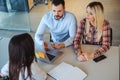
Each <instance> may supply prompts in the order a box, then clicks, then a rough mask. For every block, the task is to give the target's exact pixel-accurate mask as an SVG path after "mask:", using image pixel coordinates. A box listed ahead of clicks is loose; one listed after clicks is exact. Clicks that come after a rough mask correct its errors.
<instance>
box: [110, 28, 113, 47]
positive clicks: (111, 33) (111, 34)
mask: <svg viewBox="0 0 120 80" xmlns="http://www.w3.org/2000/svg"><path fill="white" fill-rule="evenodd" d="M112 36H113V32H112V28H110V46H112Z"/></svg>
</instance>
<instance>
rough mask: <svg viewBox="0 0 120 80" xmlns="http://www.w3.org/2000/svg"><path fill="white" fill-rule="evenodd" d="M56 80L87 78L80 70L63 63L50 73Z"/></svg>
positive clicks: (81, 79)
mask: <svg viewBox="0 0 120 80" xmlns="http://www.w3.org/2000/svg"><path fill="white" fill-rule="evenodd" d="M48 75H50V76H51V77H53V78H54V79H56V80H84V78H85V77H86V76H87V74H86V73H85V72H83V71H82V70H81V69H80V68H78V67H74V66H72V65H70V64H67V63H65V62H62V63H61V64H59V65H58V66H57V67H55V68H53V69H52V70H50V71H49V72H48Z"/></svg>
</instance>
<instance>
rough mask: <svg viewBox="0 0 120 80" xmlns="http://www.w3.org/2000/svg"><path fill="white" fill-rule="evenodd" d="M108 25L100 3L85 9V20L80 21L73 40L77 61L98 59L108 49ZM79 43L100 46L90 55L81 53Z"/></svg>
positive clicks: (93, 3) (89, 5)
mask: <svg viewBox="0 0 120 80" xmlns="http://www.w3.org/2000/svg"><path fill="white" fill-rule="evenodd" d="M110 37H111V36H110V25H109V22H108V21H107V20H105V19H104V8H103V5H102V3H100V2H91V3H89V4H88V5H87V7H86V18H84V19H82V20H81V21H80V24H79V26H78V29H77V34H76V36H75V39H74V48H75V52H76V54H77V58H78V60H79V61H87V60H90V59H93V58H95V57H98V56H100V55H102V54H103V53H105V52H106V51H107V50H108V49H109V48H110V42H111V40H110ZM81 41H82V43H85V44H92V45H101V47H100V48H99V49H97V50H95V51H94V52H92V53H83V52H82V50H81V46H80V45H81Z"/></svg>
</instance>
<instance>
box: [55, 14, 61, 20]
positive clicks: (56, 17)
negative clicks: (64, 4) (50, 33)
mask: <svg viewBox="0 0 120 80" xmlns="http://www.w3.org/2000/svg"><path fill="white" fill-rule="evenodd" d="M54 17H55V19H56V20H59V19H60V18H61V17H62V16H59V15H55V16H54Z"/></svg>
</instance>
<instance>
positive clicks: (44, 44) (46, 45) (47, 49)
mask: <svg viewBox="0 0 120 80" xmlns="http://www.w3.org/2000/svg"><path fill="white" fill-rule="evenodd" d="M43 48H44V49H45V51H50V49H49V48H48V44H47V43H46V42H43Z"/></svg>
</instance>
